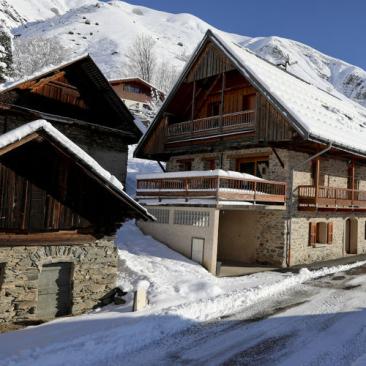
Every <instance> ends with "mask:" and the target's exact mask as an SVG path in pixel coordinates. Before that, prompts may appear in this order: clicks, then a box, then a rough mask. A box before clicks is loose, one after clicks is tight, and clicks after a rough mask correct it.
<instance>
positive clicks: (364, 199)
mask: <svg viewBox="0 0 366 366" xmlns="http://www.w3.org/2000/svg"><path fill="white" fill-rule="evenodd" d="M298 203H299V209H317V208H320V209H329V210H331V209H356V210H362V209H364V210H366V191H361V190H355V189H349V188H336V187H323V186H319V187H318V189H317V188H316V187H315V186H299V187H298Z"/></svg>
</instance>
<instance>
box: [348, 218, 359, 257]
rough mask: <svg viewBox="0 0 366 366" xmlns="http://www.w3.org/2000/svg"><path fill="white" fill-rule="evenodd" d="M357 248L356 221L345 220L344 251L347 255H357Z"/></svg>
mask: <svg viewBox="0 0 366 366" xmlns="http://www.w3.org/2000/svg"><path fill="white" fill-rule="evenodd" d="M357 248H358V221H357V219H347V220H346V233H345V251H346V253H347V254H357Z"/></svg>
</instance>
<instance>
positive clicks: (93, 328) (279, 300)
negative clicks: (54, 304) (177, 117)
mask: <svg viewBox="0 0 366 366" xmlns="http://www.w3.org/2000/svg"><path fill="white" fill-rule="evenodd" d="M117 242H118V246H119V257H120V278H119V284H120V285H121V286H122V288H124V289H126V290H127V291H132V290H133V289H134V288H135V287H136V285H137V284H138V283H139V282H140V281H141V280H143V281H148V282H149V284H150V287H149V301H150V304H149V306H148V307H147V308H146V309H144V310H142V311H140V312H135V313H133V312H131V308H132V292H131V293H130V294H129V297H128V299H127V303H126V304H125V305H111V306H107V307H106V308H103V309H97V310H95V311H92V312H90V313H89V314H84V315H80V316H75V317H64V318H58V319H56V320H54V321H51V322H48V323H45V324H43V325H40V326H35V327H28V328H26V329H23V330H19V331H16V332H9V333H5V334H0V366H33V365H34V366H64V365H66V364H70V365H71V364H72V365H75V366H100V365H103V366H105V365H113V366H118V365H173V364H174V365H183V364H184V365H224V364H228V365H235V364H238V365H246V364H248V365H332V366H338V365H357V366H360V365H366V347H365V344H366V313H365V310H364V304H365V303H366V261H363V262H356V263H350V264H347V265H339V266H335V267H330V268H321V269H318V270H313V271H309V270H307V269H303V270H301V271H300V272H299V273H291V272H284V273H279V272H263V273H257V274H253V275H249V276H244V277H237V278H217V277H215V276H212V275H211V274H210V273H208V272H207V271H206V270H205V269H204V268H203V267H201V266H200V265H198V264H197V263H195V262H192V261H191V260H189V259H187V258H185V257H183V256H181V255H180V254H178V253H176V252H174V251H172V250H171V249H169V248H168V247H166V246H165V245H163V244H161V243H159V242H157V241H156V240H154V239H152V238H151V237H148V236H145V235H143V234H142V233H141V231H139V230H138V228H137V227H136V226H135V225H134V223H133V222H129V223H126V224H125V225H124V226H123V228H122V230H121V231H120V233H119V236H118V240H117ZM344 271H347V272H344Z"/></svg>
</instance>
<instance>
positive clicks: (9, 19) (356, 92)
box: [0, 0, 366, 106]
mask: <svg viewBox="0 0 366 366" xmlns="http://www.w3.org/2000/svg"><path fill="white" fill-rule="evenodd" d="M0 21H1V22H2V23H3V24H5V25H6V26H7V27H8V28H11V29H12V31H13V33H15V34H17V35H20V36H21V37H43V38H58V39H59V40H60V42H61V43H62V44H63V45H64V46H65V47H66V48H68V49H69V50H71V51H72V52H74V53H75V54H82V53H85V52H87V53H89V54H91V55H92V57H93V58H94V59H95V61H96V62H97V64H98V65H99V66H100V67H101V69H102V70H103V72H104V73H105V74H106V75H107V77H109V78H119V77H125V76H129V75H128V74H126V67H125V66H126V63H127V52H128V48H129V47H130V46H131V45H132V43H133V41H134V39H135V38H136V37H137V36H138V35H139V34H148V35H149V36H151V37H152V38H154V40H155V42H156V44H155V51H156V53H157V55H158V56H159V59H160V60H165V62H168V63H169V64H171V65H172V66H173V67H175V68H176V69H177V70H178V71H180V70H181V69H182V68H183V66H184V64H185V62H186V61H187V59H188V58H189V56H190V54H191V53H192V52H193V50H194V49H195V47H196V45H197V44H198V42H199V41H200V40H201V38H202V37H203V35H204V33H205V32H206V31H207V29H209V28H211V29H213V30H214V31H215V32H219V33H223V34H228V33H226V32H223V31H221V30H219V29H216V28H215V27H212V26H210V25H209V24H208V23H206V22H205V21H203V20H201V19H200V18H198V17H196V16H194V15H191V14H187V13H181V14H170V13H167V12H162V11H157V10H153V9H150V8H147V7H142V6H135V5H130V4H128V3H126V2H123V1H117V0H111V1H107V2H102V1H96V0H12V5H10V3H9V0H1V1H0ZM229 36H230V38H231V39H232V40H233V41H234V42H236V43H238V44H239V45H241V46H244V47H247V48H249V49H250V50H251V51H253V52H255V53H256V54H258V55H259V56H261V57H263V58H265V59H267V60H268V61H270V62H272V63H274V64H281V63H284V62H285V61H286V59H287V58H288V60H289V66H288V71H290V72H291V73H293V74H295V75H296V76H298V77H300V78H302V79H304V80H305V81H307V82H310V83H311V84H314V85H315V86H318V87H320V88H321V89H323V90H326V91H328V92H330V93H333V94H338V93H340V94H343V95H344V96H346V97H347V98H350V99H351V100H353V101H355V102H357V103H359V104H361V105H363V106H366V71H365V70H363V69H361V68H360V67H357V66H354V65H352V64H350V63H347V62H345V61H342V60H339V59H337V58H334V57H331V56H328V55H326V54H324V53H322V52H320V51H317V50H315V49H314V48H312V47H310V46H307V45H305V44H302V43H301V42H297V41H293V40H289V39H286V38H281V37H277V36H271V37H255V38H251V37H247V36H242V35H237V34H229Z"/></svg>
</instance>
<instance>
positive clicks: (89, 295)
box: [0, 120, 154, 323]
mask: <svg viewBox="0 0 366 366" xmlns="http://www.w3.org/2000/svg"><path fill="white" fill-rule="evenodd" d="M128 218H138V219H142V220H153V219H154V218H153V217H152V216H151V215H150V214H148V212H147V211H146V209H145V208H143V207H142V206H140V205H139V204H138V203H137V202H135V201H134V200H133V199H132V198H131V197H129V196H128V195H127V194H126V193H125V192H124V190H123V186H122V184H121V183H120V181H119V180H118V179H117V178H115V177H114V176H112V175H111V174H110V173H109V172H107V171H106V170H105V169H104V168H102V166H101V165H100V164H98V163H97V162H96V160H94V159H93V158H92V157H91V156H90V155H88V154H87V153H86V152H85V151H84V150H82V149H81V148H80V147H78V146H77V145H76V144H75V143H73V142H72V141H71V140H70V139H69V138H67V137H66V136H65V135H64V134H62V133H61V132H60V131H59V130H57V129H56V128H54V127H53V126H52V125H51V124H50V123H48V122H46V121H44V120H38V121H34V122H30V123H27V124H24V125H23V126H21V127H18V128H16V129H14V130H12V131H9V132H7V133H5V134H3V135H1V136H0V323H1V322H3V323H4V322H29V321H39V320H47V319H50V318H54V317H57V316H63V315H76V314H80V313H82V312H84V311H86V310H89V309H92V308H93V307H95V306H96V305H98V303H99V302H100V299H101V298H102V297H103V296H105V295H106V294H107V293H108V292H109V291H111V290H112V289H113V288H114V287H115V286H116V276H117V250H116V247H115V244H114V238H113V236H114V234H115V232H116V230H117V229H118V228H119V227H120V226H121V224H122V223H123V222H124V221H125V220H126V219H128Z"/></svg>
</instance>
